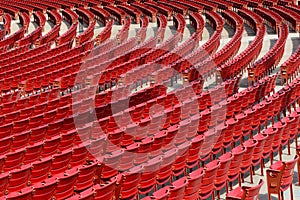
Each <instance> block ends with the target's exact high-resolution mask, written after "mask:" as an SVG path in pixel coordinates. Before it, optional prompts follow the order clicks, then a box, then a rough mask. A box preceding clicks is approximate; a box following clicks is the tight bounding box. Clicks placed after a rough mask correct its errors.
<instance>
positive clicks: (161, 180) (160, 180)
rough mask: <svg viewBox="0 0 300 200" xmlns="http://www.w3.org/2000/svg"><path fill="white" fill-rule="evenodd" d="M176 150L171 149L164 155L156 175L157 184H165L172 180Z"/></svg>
mask: <svg viewBox="0 0 300 200" xmlns="http://www.w3.org/2000/svg"><path fill="white" fill-rule="evenodd" d="M176 155H177V150H176V149H172V150H169V151H167V152H165V153H164V155H163V158H162V163H161V168H160V170H159V171H158V173H157V184H158V185H163V184H166V183H167V182H168V181H169V180H172V168H173V164H174V163H175V160H176Z"/></svg>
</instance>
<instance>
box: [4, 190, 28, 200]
mask: <svg viewBox="0 0 300 200" xmlns="http://www.w3.org/2000/svg"><path fill="white" fill-rule="evenodd" d="M32 196H33V189H32V188H30V187H27V188H23V189H22V190H21V191H19V192H12V193H10V194H8V195H7V196H6V197H5V199H9V200H31V199H32Z"/></svg>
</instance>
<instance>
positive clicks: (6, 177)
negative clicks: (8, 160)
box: [0, 172, 10, 196]
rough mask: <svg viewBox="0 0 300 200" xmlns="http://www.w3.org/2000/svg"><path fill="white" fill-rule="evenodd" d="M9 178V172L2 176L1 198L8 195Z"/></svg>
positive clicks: (0, 181) (0, 178) (0, 183)
mask: <svg viewBox="0 0 300 200" xmlns="http://www.w3.org/2000/svg"><path fill="white" fill-rule="evenodd" d="M9 177H10V174H9V173H8V172H7V173H2V174H0V195H1V196H4V195H7V194H8V190H7V187H8V182H9Z"/></svg>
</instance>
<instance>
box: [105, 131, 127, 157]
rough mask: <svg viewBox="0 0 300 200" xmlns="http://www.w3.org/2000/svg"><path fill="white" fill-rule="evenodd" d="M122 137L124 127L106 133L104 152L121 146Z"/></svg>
mask: <svg viewBox="0 0 300 200" xmlns="http://www.w3.org/2000/svg"><path fill="white" fill-rule="evenodd" d="M123 137H124V129H117V130H115V131H113V132H111V133H109V134H108V135H107V139H106V141H107V142H106V145H107V146H106V152H113V151H116V150H118V149H120V147H121V143H122V141H123Z"/></svg>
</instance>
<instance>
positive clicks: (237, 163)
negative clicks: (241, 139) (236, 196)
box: [228, 145, 246, 189]
mask: <svg viewBox="0 0 300 200" xmlns="http://www.w3.org/2000/svg"><path fill="white" fill-rule="evenodd" d="M245 152H246V148H245V147H243V146H241V145H239V146H237V147H235V148H234V149H232V151H231V153H232V155H233V159H232V161H231V164H230V167H229V173H228V182H229V183H230V188H231V189H232V182H233V181H235V180H236V179H239V178H240V173H239V172H240V169H241V162H242V159H243V156H244V153H245Z"/></svg>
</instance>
